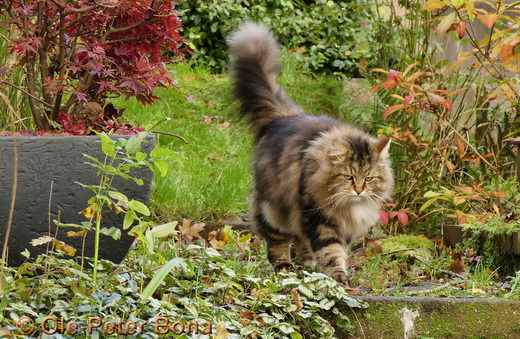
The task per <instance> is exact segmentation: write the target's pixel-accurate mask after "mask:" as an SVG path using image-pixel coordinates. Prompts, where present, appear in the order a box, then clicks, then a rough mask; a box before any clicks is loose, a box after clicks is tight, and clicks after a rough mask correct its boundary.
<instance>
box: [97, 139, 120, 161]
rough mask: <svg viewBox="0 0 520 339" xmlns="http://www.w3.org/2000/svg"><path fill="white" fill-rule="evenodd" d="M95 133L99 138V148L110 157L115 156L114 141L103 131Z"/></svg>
mask: <svg viewBox="0 0 520 339" xmlns="http://www.w3.org/2000/svg"><path fill="white" fill-rule="evenodd" d="M97 135H98V136H99V137H100V138H101V150H102V151H103V153H104V154H105V155H106V156H109V157H111V158H113V157H115V156H116V154H117V152H116V142H115V141H114V140H112V139H110V137H109V136H108V135H106V134H105V133H98V134H97Z"/></svg>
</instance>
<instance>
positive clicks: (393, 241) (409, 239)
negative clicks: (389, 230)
mask: <svg viewBox="0 0 520 339" xmlns="http://www.w3.org/2000/svg"><path fill="white" fill-rule="evenodd" d="M382 246H383V253H390V252H397V253H398V254H399V255H405V256H407V255H408V254H414V255H418V256H420V257H423V258H430V257H431V255H432V254H433V243H432V242H431V241H430V240H428V239H426V238H423V237H418V236H415V235H399V236H396V237H390V238H386V239H383V240H382ZM406 249H413V250H410V251H404V250H406ZM399 251H403V252H399Z"/></svg>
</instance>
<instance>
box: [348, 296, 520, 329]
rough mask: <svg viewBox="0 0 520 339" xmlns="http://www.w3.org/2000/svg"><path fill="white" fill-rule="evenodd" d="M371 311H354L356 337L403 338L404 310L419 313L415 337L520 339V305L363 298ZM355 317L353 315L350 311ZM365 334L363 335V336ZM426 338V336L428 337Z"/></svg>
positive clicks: (414, 322) (450, 300)
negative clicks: (402, 319) (402, 320)
mask: <svg viewBox="0 0 520 339" xmlns="http://www.w3.org/2000/svg"><path fill="white" fill-rule="evenodd" d="M362 299H363V300H364V301H366V302H368V304H369V307H368V309H366V310H362V311H355V317H354V315H352V316H353V318H354V319H355V318H357V319H358V320H359V321H358V322H357V324H356V321H354V322H353V323H354V324H356V331H355V333H354V335H353V336H354V337H356V338H358V337H365V338H403V336H404V327H403V324H402V322H401V318H402V310H403V309H405V308H407V309H409V310H413V311H417V312H418V313H419V316H418V317H417V318H415V320H414V321H413V326H414V329H415V334H416V335H421V334H424V335H425V336H426V337H429V338H520V330H519V324H520V302H518V301H510V300H493V299H481V300H463V299H434V298H388V297H383V298H378V297H364V298H362ZM349 312H350V313H352V311H349ZM363 334H364V335H363ZM426 334H427V335H426Z"/></svg>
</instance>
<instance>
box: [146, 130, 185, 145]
mask: <svg viewBox="0 0 520 339" xmlns="http://www.w3.org/2000/svg"><path fill="white" fill-rule="evenodd" d="M151 132H152V133H155V134H164V135H169V136H171V137H175V138H178V139H181V140H182V141H184V143H185V144H189V143H190V142H189V141H188V140H186V139H184V137H182V136H180V135H178V134H173V133H168V132H161V131H151Z"/></svg>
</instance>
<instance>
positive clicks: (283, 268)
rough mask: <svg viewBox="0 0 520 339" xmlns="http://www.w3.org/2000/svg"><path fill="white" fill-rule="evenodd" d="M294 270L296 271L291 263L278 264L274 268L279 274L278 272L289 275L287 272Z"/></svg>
mask: <svg viewBox="0 0 520 339" xmlns="http://www.w3.org/2000/svg"><path fill="white" fill-rule="evenodd" d="M293 270H294V266H293V264H291V263H289V262H282V263H279V264H276V265H275V266H274V271H275V273H278V272H284V273H287V272H291V271H293Z"/></svg>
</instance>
